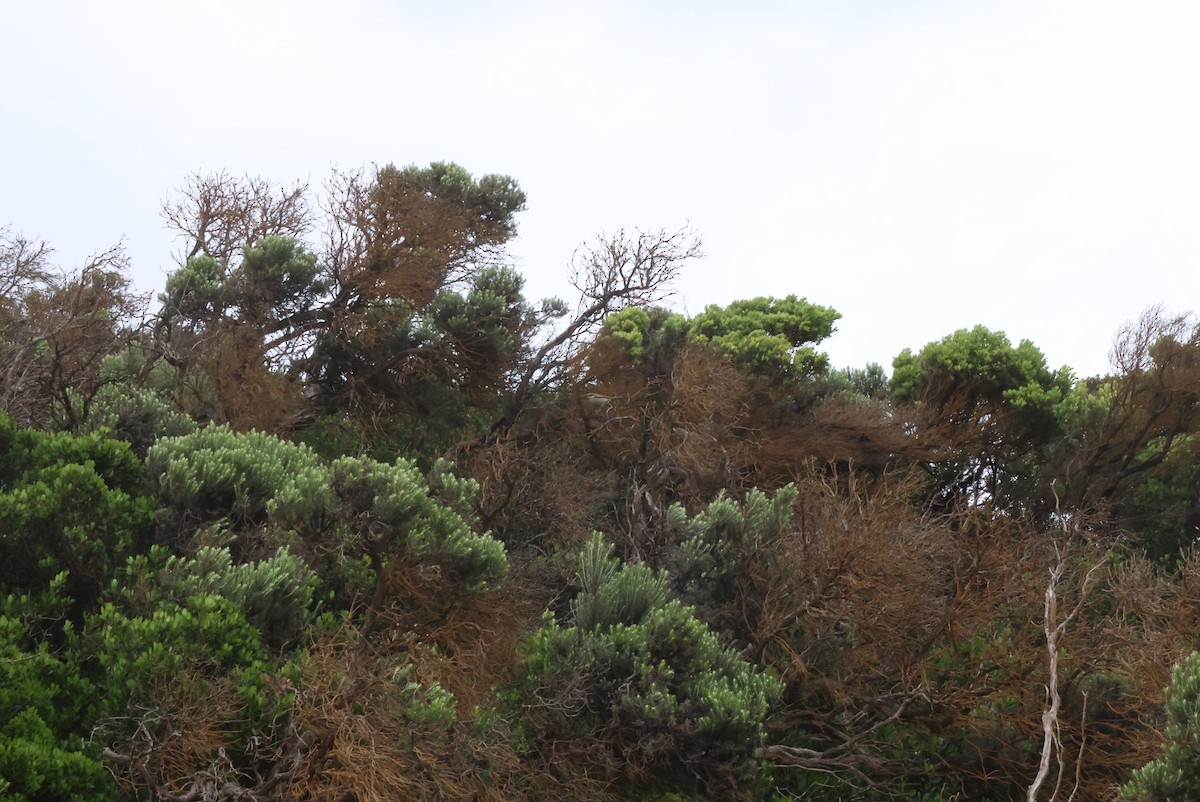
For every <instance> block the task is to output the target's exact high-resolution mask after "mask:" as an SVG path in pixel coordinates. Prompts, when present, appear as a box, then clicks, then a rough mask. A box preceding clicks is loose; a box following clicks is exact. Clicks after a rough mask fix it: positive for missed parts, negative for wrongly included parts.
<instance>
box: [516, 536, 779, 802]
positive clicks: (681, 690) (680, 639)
mask: <svg viewBox="0 0 1200 802" xmlns="http://www.w3.org/2000/svg"><path fill="white" fill-rule="evenodd" d="M579 566H580V569H579V583H580V586H581V588H582V589H581V591H580V593H579V595H578V596H577V597H576V599H575V601H574V602H573V603H572V605H571V609H572V613H573V615H574V619H575V620H574V622H573V625H570V626H563V625H561V624H559V623H558V621H556V620H555V617H554V616H553V615H552V614H550V613H547V614H546V617H545V620H544V621H543V625H542V628H541V629H540V630H539V631H538V632H537V633H536V634H535V635H534V636H533V638H532V639H531V640H530V641H529V643H528V644H527V645H526V650H525V671H526V674H525V678H524V682H525V685H524V696H523V700H524V703H525V705H526V710H527V716H526V722H527V725H528V726H529V728H530V730H531V735H532V737H533V738H534V740H535V741H536V740H539V739H540V740H541V742H542V743H543V745H544V746H543V748H547V749H555V748H557V747H555V746H554V744H555V743H558V742H565V743H573V744H575V746H576V747H577V748H578V749H579V750H580V752H581V753H592V756H591V757H589V758H587V760H588V761H590V762H592V763H593V764H594V765H600V764H603V762H604V761H603V760H596V759H595V754H596V753H599V754H605V755H607V759H608V761H609V765H610V766H611V767H612V768H613V769H614V770H615V767H617V766H624V767H625V770H626V771H627V772H628V776H635V775H640V776H641V778H642V779H641V781H640V782H641V783H643V785H640V786H639V787H640V788H641V789H642V790H643V791H644V790H645V788H646V787H647V785H646V784H648V785H649V787H650V788H653V789H657V790H664V791H666V790H678V791H685V792H693V791H694V792H703V793H709V794H714V795H716V796H723V795H727V794H730V793H731V792H732V790H731V789H733V788H735V787H737V786H739V785H741V784H742V783H744V782H745V781H746V778H747V776H748V773H749V772H750V769H751V763H752V757H753V754H754V750H755V748H756V747H757V746H758V745H759V744H760V743H761V740H762V733H763V729H762V728H763V721H764V719H765V717H766V715H767V711H768V708H769V706H770V704H771V702H772V700H773V698H774V697H775V696H776V695H777V694H778V692H779V686H778V683H776V682H775V681H774V680H773V679H771V678H770V677H767V676H766V675H764V674H762V673H760V672H759V671H758V670H757V669H755V668H754V666H752V665H751V664H750V663H749V662H747V661H746V660H744V659H743V658H742V657H741V656H739V655H738V654H737V653H736V652H734V651H733V650H731V649H728V648H726V647H725V646H723V645H722V644H721V643H720V641H719V640H718V638H717V636H716V634H715V633H713V632H712V631H711V630H710V629H708V627H707V626H705V624H703V623H702V622H701V621H699V620H698V619H697V618H696V616H695V615H694V613H693V611H692V609H691V608H690V607H687V606H685V605H684V604H682V603H681V602H679V601H678V600H668V599H667V595H668V592H667V587H666V582H665V579H664V577H662V576H661V575H656V574H654V573H653V572H651V571H650V570H649V569H647V568H645V567H644V566H624V565H621V564H619V562H618V561H617V560H616V559H615V558H613V557H612V547H611V546H609V545H607V544H605V543H604V542H603V540H602V538H601V537H600V536H599V535H596V536H594V537H593V539H592V540H591V542H590V543H588V544H587V545H586V546H585V547H584V549H583V551H582V553H581V555H580V562H579ZM610 779H611V778H610Z"/></svg>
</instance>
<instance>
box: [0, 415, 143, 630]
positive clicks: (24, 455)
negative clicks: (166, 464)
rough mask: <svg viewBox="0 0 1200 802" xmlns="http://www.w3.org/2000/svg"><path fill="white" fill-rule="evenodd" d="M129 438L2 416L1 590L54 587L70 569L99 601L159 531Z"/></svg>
mask: <svg viewBox="0 0 1200 802" xmlns="http://www.w3.org/2000/svg"><path fill="white" fill-rule="evenodd" d="M141 487H142V468H141V464H140V463H139V462H138V460H137V458H136V457H135V456H134V455H133V453H132V452H131V451H130V449H129V445H128V444H127V443H120V442H117V441H115V440H111V439H108V438H106V437H103V436H101V435H99V434H92V435H87V436H83V437H75V436H73V435H70V434H65V433H60V434H47V433H45V432H40V431H34V430H29V429H17V428H16V427H15V426H14V425H13V424H12V421H11V420H10V419H9V418H8V417H6V416H3V415H0V532H3V533H4V537H0V592H2V591H5V590H7V591H15V592H28V591H38V590H41V589H44V588H46V587H47V586H48V585H49V583H50V581H51V580H52V579H53V578H54V577H55V576H57V575H58V574H60V573H62V572H63V571H66V572H68V577H67V580H66V588H65V592H66V593H67V595H68V596H69V597H71V598H72V599H74V600H75V602H76V604H77V606H79V605H82V604H84V603H85V602H86V601H88V600H90V599H94V598H95V597H96V596H97V595H98V594H99V591H100V588H101V587H102V586H103V585H104V584H105V583H107V581H108V580H109V578H110V577H111V576H112V575H113V574H114V573H115V571H116V570H117V569H118V567H119V566H120V565H122V564H124V562H125V559H126V557H127V556H128V555H130V554H131V553H133V551H134V550H135V549H136V548H137V547H138V546H139V544H144V543H145V542H146V541H147V540H148V538H149V534H150V532H151V526H152V522H153V500H152V499H149V498H146V497H143V496H142V495H141V492H140V491H141Z"/></svg>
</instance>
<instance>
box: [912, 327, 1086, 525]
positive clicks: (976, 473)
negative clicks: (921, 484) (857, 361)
mask: <svg viewBox="0 0 1200 802" xmlns="http://www.w3.org/2000/svg"><path fill="white" fill-rule="evenodd" d="M892 367H893V373H892V379H891V383H890V387H891V392H892V398H893V400H894V401H895V402H897V403H900V404H912V405H914V407H913V413H912V421H911V426H912V430H913V434H914V436H915V437H916V438H918V439H923V440H925V441H926V442H927V443H928V444H929V445H931V446H932V447H933V448H934V449H935V450H936V451H937V452H939V455H938V456H937V457H936V458H935V459H933V460H930V461H929V463H928V469H929V471H930V475H931V477H932V478H933V480H934V484H935V494H936V496H937V497H938V498H939V499H940V501H941V502H942V503H946V504H951V503H953V502H954V501H955V500H965V501H967V502H969V503H990V504H994V505H1001V506H1005V505H1009V504H1011V503H1014V502H1020V501H1024V500H1027V499H1028V496H1027V495H1026V496H1024V497H1023V496H1022V493H1021V492H1017V491H1016V489H1015V487H1014V486H1015V485H1020V484H1023V483H1025V482H1026V481H1027V480H1028V479H1029V478H1030V477H1031V476H1032V475H1033V474H1035V473H1036V470H1037V465H1038V464H1039V461H1040V458H1041V451H1042V449H1044V448H1045V447H1046V446H1048V445H1049V444H1050V443H1051V442H1052V441H1053V440H1054V439H1055V438H1057V437H1058V436H1059V434H1060V431H1061V430H1060V427H1059V421H1058V418H1057V417H1056V414H1055V413H1056V405H1057V404H1058V403H1059V402H1060V401H1061V400H1062V399H1063V398H1064V397H1065V396H1066V394H1067V393H1068V392H1069V391H1070V389H1071V386H1072V383H1073V380H1072V376H1071V372H1070V370H1069V369H1068V368H1066V367H1063V368H1059V369H1058V370H1051V369H1050V368H1049V367H1048V366H1047V364H1046V357H1045V356H1044V355H1043V354H1042V352H1041V351H1040V350H1039V349H1038V348H1037V347H1036V346H1035V345H1034V344H1033V343H1032V342H1030V341H1029V340H1022V341H1021V342H1020V343H1019V344H1017V345H1015V346H1014V345H1012V343H1011V342H1010V341H1009V339H1008V337H1007V336H1005V335H1004V333H1003V332H996V331H991V330H989V329H987V328H985V327H983V326H976V327H975V328H973V329H960V330H959V331H956V332H954V333H953V334H951V335H949V336H947V337H944V338H943V339H941V340H938V341H936V342H931V343H929V344H928V345H926V346H925V347H924V348H923V349H921V351H920V353H916V354H914V353H913V352H912V351H910V350H908V349H905V350H904V351H903V352H902V353H901V354H900V355H899V356H897V357H896V358H895V360H894V361H893V363H892Z"/></svg>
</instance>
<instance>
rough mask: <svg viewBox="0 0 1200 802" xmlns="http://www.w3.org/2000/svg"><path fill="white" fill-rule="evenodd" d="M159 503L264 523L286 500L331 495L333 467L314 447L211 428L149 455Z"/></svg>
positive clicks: (192, 513)
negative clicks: (329, 476) (330, 483)
mask: <svg viewBox="0 0 1200 802" xmlns="http://www.w3.org/2000/svg"><path fill="white" fill-rule="evenodd" d="M146 475H147V476H149V477H150V478H151V481H152V482H154V484H155V490H156V491H157V494H158V498H159V501H160V503H161V504H162V505H163V506H164V507H166V508H168V509H171V510H174V511H176V512H178V513H179V514H181V515H183V516H185V517H188V518H190V519H192V520H195V521H205V522H206V521H211V520H216V519H219V518H229V519H230V520H232V521H235V522H237V523H262V522H264V521H265V520H266V519H267V517H268V515H269V513H270V512H271V510H272V509H274V508H275V507H276V506H277V505H278V504H279V503H280V502H281V500H288V499H308V500H310V501H311V502H312V503H314V504H319V502H320V500H321V499H322V498H324V497H327V496H328V494H329V489H328V469H327V468H326V467H325V466H324V465H322V463H321V461H320V458H319V457H317V455H316V453H314V452H313V451H312V449H310V448H308V447H307V446H304V445H297V444H295V443H289V442H286V441H284V440H280V439H279V438H278V437H274V436H272V435H269V434H264V433H262V432H241V433H239V432H234V431H232V430H230V429H229V428H228V427H226V426H209V427H207V428H204V429H201V430H199V431H197V432H194V433H192V434H189V435H185V436H183V437H172V438H164V439H162V440H160V441H159V442H157V443H156V444H155V445H154V446H153V447H152V448H151V449H150V450H149V452H147V454H146Z"/></svg>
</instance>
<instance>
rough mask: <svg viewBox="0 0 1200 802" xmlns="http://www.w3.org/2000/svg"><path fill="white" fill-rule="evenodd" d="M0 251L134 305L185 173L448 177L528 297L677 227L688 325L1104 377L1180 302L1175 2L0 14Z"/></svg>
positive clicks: (1189, 296) (1196, 196)
mask: <svg viewBox="0 0 1200 802" xmlns="http://www.w3.org/2000/svg"><path fill="white" fill-rule="evenodd" d="M0 31H3V38H4V45H3V47H2V48H0V225H5V224H7V225H11V226H12V228H13V229H14V230H15V231H19V232H22V233H25V234H27V235H30V236H38V237H43V238H45V239H48V240H50V242H51V243H52V244H54V245H55V246H56V248H57V251H58V256H59V259H60V261H61V262H62V263H63V264H64V265H66V266H77V265H78V264H79V263H80V262H81V261H82V260H83V259H84V258H85V257H86V256H87V255H88V254H89V253H91V252H94V251H99V250H103V249H104V248H106V247H108V246H110V245H112V244H114V243H115V242H116V241H117V240H119V239H121V238H122V237H124V238H125V239H126V243H127V246H128V250H129V252H130V254H131V256H132V257H133V260H134V270H135V278H136V279H137V281H138V283H139V285H140V286H141V287H142V288H144V289H147V290H149V289H154V290H158V289H161V287H162V284H163V281H164V277H165V272H164V271H166V270H167V269H169V268H170V266H171V260H170V254H171V252H172V250H173V243H172V241H171V238H170V235H169V233H168V232H167V231H166V230H165V229H164V228H163V226H162V221H161V219H160V218H159V216H158V207H159V204H160V202H161V201H162V199H163V198H164V197H165V196H166V195H167V194H168V193H169V191H170V190H171V189H172V188H174V187H178V186H180V184H181V183H182V181H183V179H184V177H185V176H186V175H187V174H189V173H192V172H195V171H203V172H208V171H217V170H226V171H229V172H231V173H235V174H238V173H247V172H248V173H251V174H254V175H260V176H263V177H266V178H271V179H274V180H277V181H280V182H290V181H292V180H294V179H297V178H300V179H309V180H311V182H312V183H313V184H314V185H318V184H320V183H321V181H322V180H323V179H324V178H325V176H326V175H327V174H328V172H329V169H330V167H331V166H336V167H341V168H356V167H360V166H362V165H367V164H372V163H378V164H384V163H387V162H394V163H396V164H398V165H405V164H410V163H418V164H424V163H428V162H430V161H435V160H449V161H456V162H458V163H460V164H462V165H463V166H464V167H466V168H467V169H468V170H470V171H472V172H473V173H475V174H477V175H478V174H483V173H489V172H497V173H506V174H509V175H512V176H514V177H515V178H516V179H517V180H518V181H519V182H520V183H521V185H522V187H523V188H524V189H525V190H526V192H527V193H528V195H529V209H528V211H527V212H525V213H524V214H523V215H522V216H521V217H520V218H519V221H520V235H521V236H520V239H519V240H518V241H517V242H516V243H515V245H514V247H513V249H512V251H513V255H514V258H515V260H516V261H517V264H518V266H519V267H521V269H522V271H523V272H524V273H525V275H526V277H527V282H528V283H527V291H528V295H530V296H531V297H534V298H537V297H541V296H544V295H559V296H561V297H564V298H566V299H567V300H569V301H573V300H574V298H573V297H572V296H571V295H570V288H569V286H568V284H567V281H566V279H567V269H566V265H567V262H568V260H569V258H570V256H571V253H572V251H573V250H574V249H575V247H576V246H577V245H578V244H579V243H580V242H581V241H583V240H585V239H590V238H591V237H592V236H593V235H594V234H596V233H598V232H600V231H608V232H611V231H613V230H615V229H617V228H621V227H626V228H633V227H642V228H657V227H664V228H669V229H674V228H678V227H680V226H682V225H684V224H685V223H687V222H689V221H690V223H691V224H692V226H693V227H694V228H696V229H697V230H698V231H699V233H700V234H701V236H702V237H703V239H704V243H705V252H706V253H707V258H706V259H704V260H703V261H702V262H700V263H698V264H696V265H694V266H693V267H692V269H691V270H690V271H689V274H688V275H687V276H686V278H685V279H684V280H683V281H682V283H681V284H680V287H679V290H680V292H681V296H682V298H681V302H680V303H681V305H683V306H684V307H685V308H686V309H687V310H688V311H690V312H692V313H695V312H698V311H700V310H701V309H702V308H703V306H704V305H705V304H708V303H720V304H725V303H728V302H730V301H733V300H736V299H738V298H748V297H753V296H756V295H787V294H790V293H794V294H797V295H801V296H805V297H807V298H808V299H809V300H810V301H813V302H816V303H820V304H824V305H828V306H832V307H834V308H835V309H837V310H838V311H840V312H841V313H842V314H843V319H842V320H841V321H840V322H839V324H838V331H837V333H835V334H834V336H833V337H832V338H831V339H830V340H828V341H827V342H826V344H825V347H826V349H827V350H828V351H829V353H830V354H831V356H832V358H833V361H834V363H835V364H837V365H840V366H851V365H853V366H861V365H862V364H864V363H866V362H868V361H877V362H881V363H883V364H884V365H885V366H890V363H891V359H892V357H894V356H895V355H896V354H897V353H898V352H899V351H900V350H902V349H903V348H905V347H912V348H914V349H916V348H920V347H921V346H922V345H923V344H924V343H926V342H928V341H929V340H933V339H938V338H940V337H942V336H944V335H946V334H949V333H950V332H951V331H953V330H955V329H957V328H961V327H964V326H972V325H975V324H977V323H982V324H984V325H986V326H988V327H990V328H993V329H1001V330H1003V331H1005V332H1006V333H1007V334H1008V335H1009V337H1010V338H1011V339H1012V340H1013V341H1014V342H1015V341H1017V340H1019V339H1022V338H1029V339H1032V340H1033V341H1034V342H1035V343H1036V344H1037V345H1038V346H1039V347H1040V348H1042V350H1043V351H1044V352H1045V353H1046V354H1047V357H1048V359H1049V361H1050V363H1051V365H1052V366H1057V365H1061V364H1069V365H1070V366H1072V367H1073V368H1075V370H1076V372H1077V373H1079V374H1081V375H1088V374H1094V373H1100V372H1103V371H1104V369H1105V367H1106V365H1107V354H1108V349H1109V347H1110V345H1111V342H1112V338H1113V335H1114V334H1115V333H1116V331H1117V329H1118V328H1119V327H1120V326H1121V325H1122V324H1123V323H1124V322H1125V321H1127V320H1129V319H1132V318H1136V317H1137V316H1138V315H1139V314H1140V313H1141V312H1142V310H1143V309H1145V308H1146V307H1147V306H1149V305H1151V304H1155V303H1162V304H1164V305H1165V306H1166V307H1167V309H1168V310H1170V311H1176V312H1178V311H1187V310H1189V309H1191V308H1193V307H1195V306H1196V305H1197V301H1196V300H1195V299H1196V298H1197V297H1198V295H1200V292H1198V291H1200V273H1198V272H1197V270H1196V267H1197V261H1198V257H1200V88H1198V87H1200V47H1198V46H1197V44H1196V42H1197V40H1198V38H1200V37H1198V35H1200V4H1197V3H1195V2H1188V1H1186V0H1182V1H1180V2H1154V1H1153V0H1142V2H1137V3H1135V2H1132V1H1131V0H1130V1H1129V2H1120V3H1117V2H1105V0H1088V1H1087V2H1066V1H1064V2H1057V1H1055V0H1038V1H1037V2H1024V1H1023V0H995V1H990V0H983V1H982V2H961V1H959V2H952V1H950V0H946V1H945V2H937V1H935V0H914V1H913V2H903V1H902V0H877V1H876V2H855V0H827V1H825V2H816V1H813V2H805V1H804V0H792V2H783V1H781V2H753V1H750V2H747V0H743V1H742V2H740V3H736V4H735V3H732V2H722V3H717V2H701V1H696V0H693V1H692V2H676V1H675V0H660V2H649V0H645V1H643V2H632V1H627V2H620V1H619V0H618V1H616V2H613V1H611V0H610V1H609V2H603V3H601V2H592V3H588V4H582V3H571V2H567V1H566V0H557V2H522V1H521V0H509V1H508V2H495V3H483V2H451V1H450V0H446V2H433V0H426V2H399V1H394V2H385V1H384V0H357V1H356V0H339V2H336V3H335V2H282V1H280V2H255V1H254V0H242V1H241V2H220V1H218V0H206V1H205V2H198V1H197V0H171V1H170V2H161V1H160V0H153V1H151V0H146V1H145V2H122V1H121V0H110V2H105V3H98V2H91V1H90V0H77V1H74V2H68V1H64V2H49V1H47V2H21V1H20V0H0Z"/></svg>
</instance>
